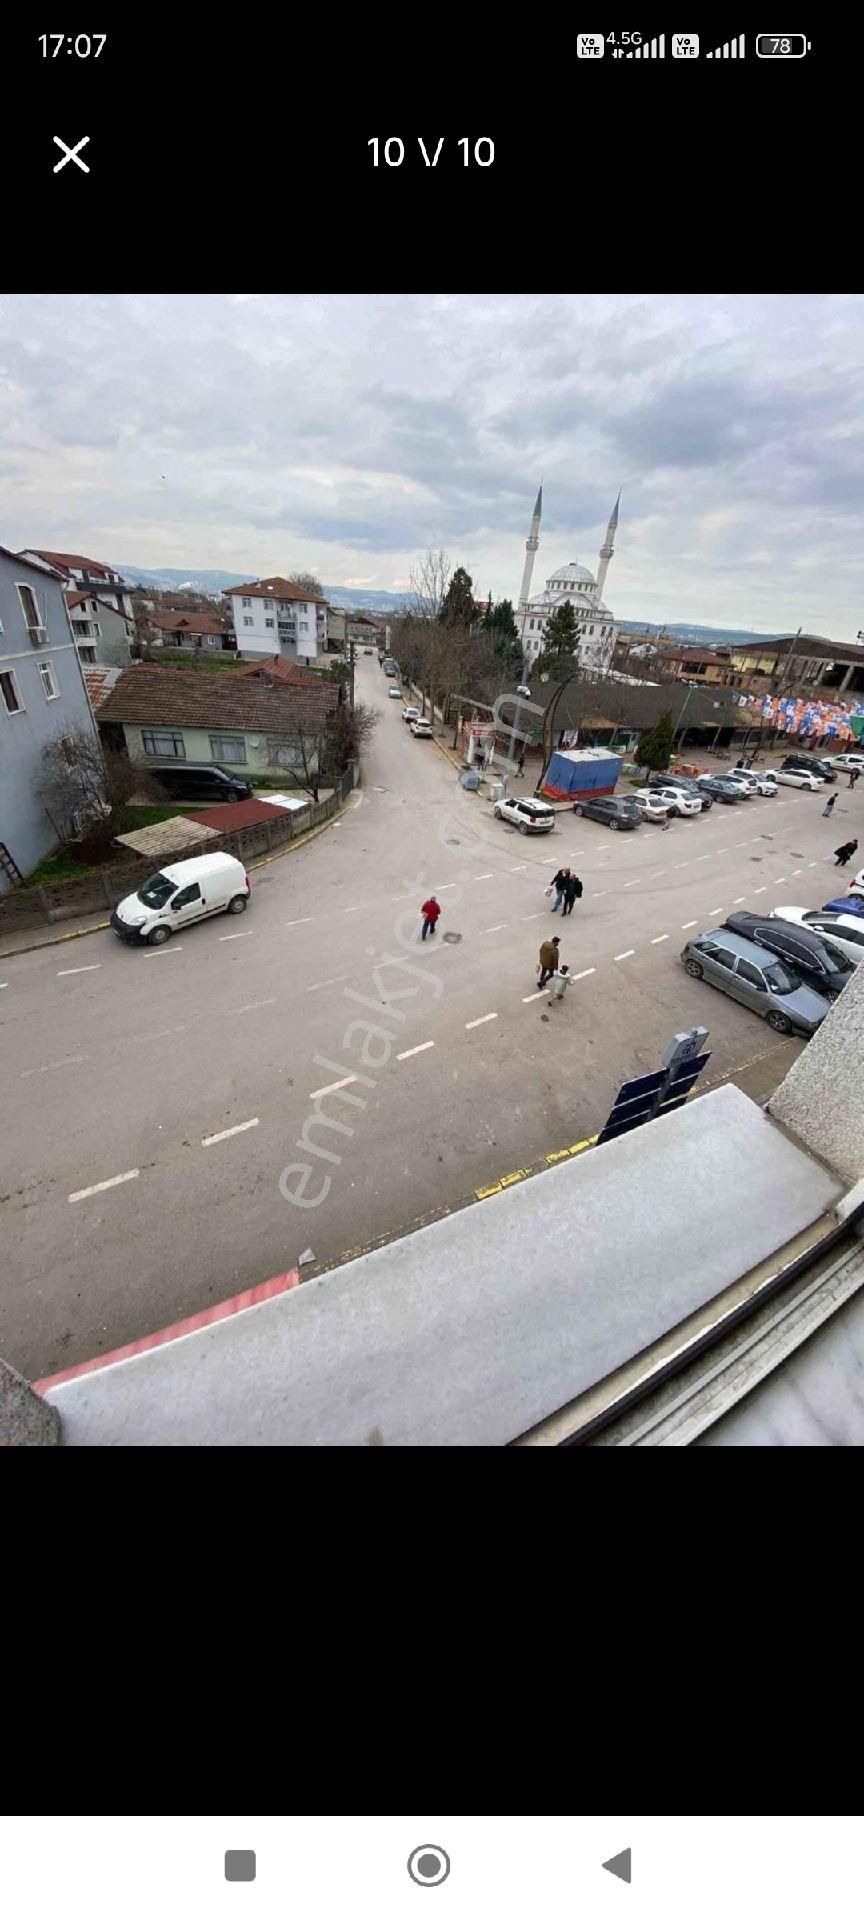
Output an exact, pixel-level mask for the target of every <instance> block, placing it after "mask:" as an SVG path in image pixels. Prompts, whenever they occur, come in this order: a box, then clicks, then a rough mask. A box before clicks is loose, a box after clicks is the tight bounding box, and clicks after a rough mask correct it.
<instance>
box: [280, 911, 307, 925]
mask: <svg viewBox="0 0 864 1920" xmlns="http://www.w3.org/2000/svg"><path fill="white" fill-rule="evenodd" d="M311 918H312V915H311V913H307V914H304V917H303V919H302V920H286V922H285V925H286V927H308V925H309V922H310V920H311Z"/></svg>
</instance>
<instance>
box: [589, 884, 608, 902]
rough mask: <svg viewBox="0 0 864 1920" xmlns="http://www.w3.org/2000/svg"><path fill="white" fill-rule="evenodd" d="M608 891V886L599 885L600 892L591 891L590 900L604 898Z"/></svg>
mask: <svg viewBox="0 0 864 1920" xmlns="http://www.w3.org/2000/svg"><path fill="white" fill-rule="evenodd" d="M608 891H609V889H608V887H601V889H600V892H599V893H592V895H591V898H592V900H605V898H606V895H607V893H608Z"/></svg>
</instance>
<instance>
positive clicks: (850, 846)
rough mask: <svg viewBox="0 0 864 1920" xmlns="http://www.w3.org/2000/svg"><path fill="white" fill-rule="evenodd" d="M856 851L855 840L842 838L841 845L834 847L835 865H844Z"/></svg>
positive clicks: (856, 844)
mask: <svg viewBox="0 0 864 1920" xmlns="http://www.w3.org/2000/svg"><path fill="white" fill-rule="evenodd" d="M857 851H858V842H857V840H844V842H843V845H842V847H835V848H834V853H835V855H836V858H835V861H834V865H835V867H845V865H846V862H847V860H851V858H852V855H853V853H857Z"/></svg>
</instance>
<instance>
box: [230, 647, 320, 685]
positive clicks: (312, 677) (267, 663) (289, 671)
mask: <svg viewBox="0 0 864 1920" xmlns="http://www.w3.org/2000/svg"><path fill="white" fill-rule="evenodd" d="M234 679H235V680H257V681H259V682H261V683H262V684H264V685H272V684H273V683H274V682H275V683H277V684H279V683H280V682H281V684H282V685H284V686H291V687H320V686H321V684H322V682H321V675H320V673H315V672H314V670H313V668H312V667H301V665H300V662H299V660H283V658H282V655H281V654H278V653H277V654H274V656H273V659H272V660H250V661H249V663H248V665H247V666H245V667H238V668H237V670H236V672H235V674H234ZM324 684H325V686H326V684H327V683H326V681H325V682H324Z"/></svg>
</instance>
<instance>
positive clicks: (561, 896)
mask: <svg viewBox="0 0 864 1920" xmlns="http://www.w3.org/2000/svg"><path fill="white" fill-rule="evenodd" d="M569 878H570V868H569V867H559V868H558V872H557V873H556V875H555V878H554V880H550V882H549V885H548V887H547V888H546V892H547V894H550V893H554V895H555V905H554V907H553V908H552V912H553V913H557V912H558V908H559V907H560V906H562V905H563V903H564V901H565V900H566V898H567V882H568V880H569Z"/></svg>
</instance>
